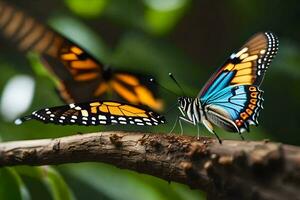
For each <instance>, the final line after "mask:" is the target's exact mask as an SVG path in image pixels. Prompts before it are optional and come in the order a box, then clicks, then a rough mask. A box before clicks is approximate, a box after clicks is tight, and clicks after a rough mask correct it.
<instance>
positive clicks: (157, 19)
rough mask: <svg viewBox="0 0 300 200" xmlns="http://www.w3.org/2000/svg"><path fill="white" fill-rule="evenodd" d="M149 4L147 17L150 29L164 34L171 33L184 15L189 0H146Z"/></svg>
mask: <svg viewBox="0 0 300 200" xmlns="http://www.w3.org/2000/svg"><path fill="white" fill-rule="evenodd" d="M144 1H145V3H146V5H148V6H147V9H146V11H145V19H146V22H147V25H148V31H149V32H151V33H153V34H156V35H163V34H166V33H169V32H170V31H171V30H172V29H173V28H174V27H175V25H176V24H177V23H178V20H179V19H181V17H182V16H183V15H184V13H185V11H186V10H187V7H188V5H189V2H190V1H189V0H164V1H161V0H144Z"/></svg>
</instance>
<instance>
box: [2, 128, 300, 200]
mask: <svg viewBox="0 0 300 200" xmlns="http://www.w3.org/2000/svg"><path fill="white" fill-rule="evenodd" d="M90 161H92V162H104V163H109V164H112V165H115V166H117V167H120V168H125V169H130V170H133V171H137V172H141V173H145V174H150V175H153V176H156V177H160V178H162V179H165V180H167V181H176V182H180V183H183V184H186V185H188V186H190V187H191V188H197V189H201V190H204V191H206V192H207V194H208V198H209V199H272V200H273V199H275V200H276V199H300V148H299V147H295V146H290V145H282V144H278V143H271V142H268V141H260V142H252V141H251V142H248V141H233V140H224V141H223V144H222V145H220V144H219V143H218V141H216V140H215V139H214V138H207V137H202V138H199V139H198V140H197V138H195V137H189V136H178V135H165V134H161V135H157V134H156V135H154V134H144V133H126V132H102V133H91V134H84V135H74V136H68V137H61V138H56V139H42V140H25V141H13V142H4V143H0V166H1V167H4V166H15V165H32V166H34V165H57V164H62V163H76V162H90Z"/></svg>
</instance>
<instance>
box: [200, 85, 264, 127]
mask: <svg viewBox="0 0 300 200" xmlns="http://www.w3.org/2000/svg"><path fill="white" fill-rule="evenodd" d="M262 94H263V92H262V91H261V90H260V89H259V88H258V86H254V85H238V86H228V87H226V88H224V89H222V90H221V91H219V92H217V93H214V94H213V95H212V96H210V98H209V99H207V101H206V103H205V104H204V105H203V108H204V112H205V116H206V118H207V119H208V120H209V121H210V122H212V123H213V124H215V125H217V126H219V127H221V128H223V129H225V130H227V131H231V132H244V131H245V130H249V125H258V121H257V117H258V115H259V112H260V110H261V109H262V108H263V107H262V103H263V98H262Z"/></svg>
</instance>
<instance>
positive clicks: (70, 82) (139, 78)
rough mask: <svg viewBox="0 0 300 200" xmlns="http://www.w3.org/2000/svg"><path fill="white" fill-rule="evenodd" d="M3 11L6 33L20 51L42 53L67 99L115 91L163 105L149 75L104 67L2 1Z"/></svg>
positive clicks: (157, 106)
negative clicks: (147, 79) (147, 77)
mask: <svg viewBox="0 0 300 200" xmlns="http://www.w3.org/2000/svg"><path fill="white" fill-rule="evenodd" d="M0 10H1V12H0V29H1V30H2V32H3V35H4V36H5V37H7V38H9V39H10V40H11V41H13V42H14V43H16V45H17V46H18V48H19V49H20V50H22V51H34V52H36V53H39V54H40V56H41V58H42V60H43V62H44V63H45V66H46V67H47V68H48V70H49V71H51V72H52V73H53V74H54V75H55V76H56V77H57V79H58V82H59V85H58V91H59V94H60V96H61V97H62V99H63V100H64V101H65V102H67V103H72V102H85V101H89V100H95V99H99V98H103V97H104V96H105V95H106V94H107V93H108V92H110V91H113V92H115V93H117V94H118V96H119V97H121V98H122V99H124V100H126V101H128V102H129V103H132V104H136V105H138V104H139V105H146V106H148V107H150V108H152V109H156V110H159V109H161V108H162V104H161V101H160V100H158V99H156V95H155V90H153V88H151V87H150V86H149V85H150V84H149V82H148V81H147V82H145V81H143V80H144V79H145V77H146V76H145V77H144V76H143V75H136V74H133V73H130V72H115V71H113V70H112V69H111V68H108V67H104V65H103V63H101V62H100V61H99V60H97V59H95V58H94V57H93V56H92V55H90V54H89V53H88V52H87V51H86V50H84V49H83V48H81V47H80V46H79V45H77V44H75V43H74V42H72V41H70V40H68V39H66V38H65V37H63V36H62V35H60V34H59V33H57V32H55V31H53V30H52V29H51V28H49V27H46V26H43V25H42V24H40V23H38V22H37V21H36V20H34V19H33V18H31V17H29V16H27V15H26V14H25V13H24V12H22V11H20V10H18V9H16V8H14V7H12V6H10V5H8V4H7V3H5V2H3V1H1V2H0ZM124 88H126V90H125V89H124Z"/></svg>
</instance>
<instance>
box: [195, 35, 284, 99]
mask: <svg viewBox="0 0 300 200" xmlns="http://www.w3.org/2000/svg"><path fill="white" fill-rule="evenodd" d="M277 50H278V39H277V37H276V36H275V35H274V34H273V33H270V32H263V33H257V34H255V35H254V36H253V37H251V38H250V39H249V40H248V42H246V43H245V44H244V45H243V46H242V48H241V49H240V50H239V51H237V52H236V53H233V54H231V56H230V58H229V59H228V60H227V61H226V62H225V64H224V65H223V66H221V67H220V68H219V69H218V70H217V72H216V73H215V74H214V75H213V76H212V77H211V78H210V79H209V81H208V82H207V83H206V84H205V86H204V87H203V89H202V90H201V92H200V93H199V97H200V98H207V97H208V96H209V95H210V94H211V93H213V92H217V91H219V90H222V89H223V88H225V87H227V86H230V85H257V86H259V85H260V84H261V82H262V80H263V77H264V74H265V72H266V70H267V68H268V66H269V65H270V63H271V61H272V59H273V58H274V57H275V55H276V53H277Z"/></svg>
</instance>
